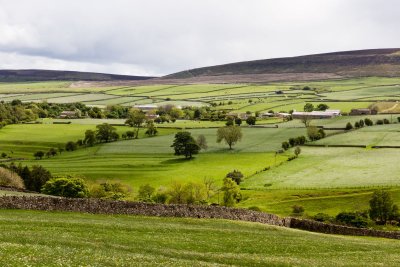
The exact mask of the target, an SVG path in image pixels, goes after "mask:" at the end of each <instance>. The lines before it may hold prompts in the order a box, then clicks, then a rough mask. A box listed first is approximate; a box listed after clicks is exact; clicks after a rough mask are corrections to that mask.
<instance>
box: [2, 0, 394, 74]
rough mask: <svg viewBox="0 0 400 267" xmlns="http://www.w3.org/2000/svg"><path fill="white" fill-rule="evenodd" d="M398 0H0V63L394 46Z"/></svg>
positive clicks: (74, 63) (186, 61) (112, 65)
mask: <svg viewBox="0 0 400 267" xmlns="http://www.w3.org/2000/svg"><path fill="white" fill-rule="evenodd" d="M398 10H400V1H398V0H385V1H382V0H79V1H78V0H0V69H56V70H76V71H91V72H104V73H115V74H129V75H146V76H161V75H166V74H170V73H174V72H177V71H182V70H187V69H191V68H196V67H204V66H210V65H218V64H225V63H232V62H238V61H247V60H256V59H267V58H278V57H290V56H299V55H307V54H316V53H324V52H336V51H344V50H358V49H370V48H396V47H400V34H398V31H399V28H400V16H399V15H398Z"/></svg>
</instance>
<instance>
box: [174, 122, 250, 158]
mask: <svg viewBox="0 0 400 267" xmlns="http://www.w3.org/2000/svg"><path fill="white" fill-rule="evenodd" d="M242 137H243V134H242V129H241V128H240V127H239V126H224V127H221V128H219V129H218V130H217V143H221V142H222V141H224V142H225V143H226V144H227V145H228V146H229V149H232V147H233V146H234V145H235V144H236V143H237V142H239V141H240V140H241V139H242ZM171 147H172V148H173V149H174V151H175V154H174V155H175V156H185V158H187V159H191V158H192V157H193V155H196V154H198V153H199V152H200V150H202V149H203V150H206V149H207V148H208V145H207V140H206V138H205V136H204V135H200V136H198V138H197V140H195V139H194V137H193V136H192V134H191V133H190V132H187V131H182V132H178V133H176V134H175V138H174V141H173V143H172V145H171Z"/></svg>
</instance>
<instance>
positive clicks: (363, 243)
mask: <svg viewBox="0 0 400 267" xmlns="http://www.w3.org/2000/svg"><path fill="white" fill-rule="evenodd" d="M0 225H1V229H2V231H1V232H0V240H1V241H0V264H1V265H2V266H25V265H40V266H82V265H84V266H105V265H106V266H133V265H140V266H170V265H174V266H233V265H235V266H294V265H296V266H367V265H368V266H397V265H398V262H399V261H400V243H399V242H398V241H397V240H389V239H382V238H381V239H380V238H369V237H351V236H334V235H325V234H318V233H309V232H304V231H299V230H294V229H287V228H283V227H276V226H269V225H263V224H258V223H248V222H235V221H227V220H216V219H189V218H157V217H141V216H126V215H113V216H111V215H91V214H79V213H67V212H40V211H23V210H0ZM55 237H57V238H55Z"/></svg>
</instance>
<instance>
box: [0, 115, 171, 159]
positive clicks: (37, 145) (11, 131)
mask: <svg viewBox="0 0 400 267" xmlns="http://www.w3.org/2000/svg"><path fill="white" fill-rule="evenodd" d="M95 121H96V122H97V120H95ZM101 122H103V121H101ZM95 128H96V125H94V124H17V125H7V126H6V127H4V128H3V129H1V130H0V152H5V153H7V154H8V155H9V156H12V157H25V158H32V155H33V153H34V152H36V151H38V150H43V151H47V150H48V149H50V148H52V147H53V148H57V147H64V145H65V143H66V142H68V141H77V140H78V139H83V138H84V136H85V131H86V130H88V129H92V130H94V129H95ZM116 128H117V132H118V133H119V134H122V133H124V132H126V131H128V130H131V128H129V127H127V126H116ZM159 132H160V133H159V134H160V135H162V134H164V133H170V132H171V130H168V129H165V130H164V129H160V131H159ZM141 135H142V137H143V136H144V131H142V132H141Z"/></svg>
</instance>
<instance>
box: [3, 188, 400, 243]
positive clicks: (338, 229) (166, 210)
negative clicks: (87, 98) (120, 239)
mask: <svg viewBox="0 0 400 267" xmlns="http://www.w3.org/2000/svg"><path fill="white" fill-rule="evenodd" d="M0 208H2V209H25V210H41V211H72V212H84V213H93V214H124V215H142V216H156V217H183V218H203V219H211V218H213V219H226V220H237V221H247V222H258V223H263V224H268V225H275V226H283V227H288V228H294V229H300V230H305V231H311V232H318V233H325V234H339V235H352V236H373V237H383V238H391V239H400V231H398V232H396V231H380V230H373V229H365V228H364V229H362V228H355V227H348V226H343V225H335V224H327V223H322V222H317V221H312V220H305V219H298V218H292V217H284V218H281V217H279V216H277V215H274V214H270V213H263V212H257V211H252V210H247V209H238V208H228V207H223V206H207V205H181V204H180V205H178V204H174V205H164V204H152V203H142V202H128V201H109V200H101V199H82V198H61V197H43V196H2V197H0Z"/></svg>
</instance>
